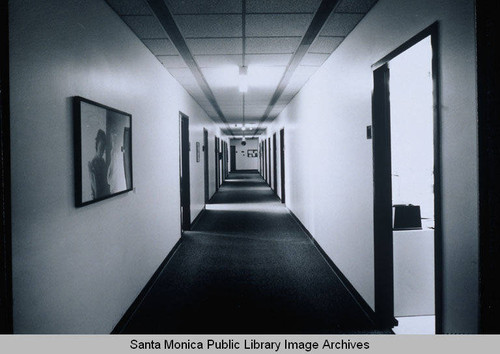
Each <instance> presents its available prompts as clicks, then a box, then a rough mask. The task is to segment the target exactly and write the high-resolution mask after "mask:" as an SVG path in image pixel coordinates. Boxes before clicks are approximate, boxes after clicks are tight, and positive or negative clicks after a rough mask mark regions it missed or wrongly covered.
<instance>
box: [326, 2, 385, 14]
mask: <svg viewBox="0 0 500 354" xmlns="http://www.w3.org/2000/svg"><path fill="white" fill-rule="evenodd" d="M376 2H377V0H343V1H342V2H341V3H340V4H339V5H338V7H337V8H336V9H335V12H357V13H367V12H368V11H369V10H370V9H371V7H372V6H373V5H374V4H375V3H376Z"/></svg>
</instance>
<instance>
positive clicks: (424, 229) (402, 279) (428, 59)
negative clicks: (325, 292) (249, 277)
mask: <svg viewBox="0 0 500 354" xmlns="http://www.w3.org/2000/svg"><path fill="white" fill-rule="evenodd" d="M436 40H437V24H435V25H432V26H431V27H429V28H428V29H426V30H424V31H422V32H421V33H419V34H418V35H416V36H415V37H414V38H412V39H410V40H409V41H408V42H407V43H405V44H403V45H402V46H401V47H399V48H397V49H396V50H395V51H394V52H392V53H391V54H389V55H388V56H386V57H385V58H384V59H382V60H381V61H379V62H378V63H376V64H374V72H373V80H374V88H373V96H372V124H373V129H372V131H373V180H374V258H375V313H376V315H377V320H378V321H379V324H380V326H382V327H394V326H397V325H398V322H400V323H403V325H402V326H400V327H404V328H405V329H401V328H395V329H394V331H395V333H402V334H434V333H438V334H440V333H442V332H441V331H442V326H441V324H442V310H441V308H442V306H441V301H442V300H441V299H442V280H441V279H442V266H441V260H442V251H441V250H442V247H441V242H442V236H441V213H440V210H441V183H440V181H441V169H440V160H441V159H440V155H441V153H440V134H439V127H440V124H439V122H440V119H439V107H440V105H439V85H438V72H439V70H438V63H439V61H438V58H437V50H436V48H438V46H437V45H436Z"/></svg>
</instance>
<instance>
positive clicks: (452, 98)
mask: <svg viewBox="0 0 500 354" xmlns="http://www.w3.org/2000/svg"><path fill="white" fill-rule="evenodd" d="M435 21H439V23H440V48H439V51H440V65H441V107H440V108H441V114H442V124H441V129H442V177H443V190H442V193H443V215H442V219H443V256H444V259H443V261H444V265H443V269H444V279H443V281H444V283H443V287H444V290H443V296H444V299H443V301H444V309H443V311H444V314H443V320H444V331H445V332H451V333H469V332H472V333H474V332H477V329H478V322H477V318H478V269H477V262H478V247H477V244H478V211H477V135H476V129H477V124H476V119H477V114H476V108H477V102H476V71H475V64H476V63H475V37H474V35H475V33H474V2H473V1H469V0H459V1H457V0H439V1H437V0H425V1H410V0H405V1H402V0H379V2H378V3H377V4H376V5H375V6H374V8H373V9H372V10H371V12H370V13H369V14H368V15H367V16H366V17H365V18H364V19H363V21H362V22H361V23H360V24H359V25H358V27H357V28H356V29H355V30H354V31H353V32H352V33H351V34H350V35H349V37H348V38H347V39H346V40H345V41H344V42H343V43H342V44H341V45H340V47H339V48H338V49H337V50H336V51H335V53H334V54H333V55H332V56H331V57H330V58H329V59H328V60H327V62H326V63H325V64H324V65H323V67H322V68H321V69H320V70H318V72H317V73H316V74H315V75H314V76H313V77H312V78H311V79H310V80H309V82H308V83H307V84H306V86H305V87H304V88H303V89H302V90H301V92H299V94H298V95H297V96H295V98H294V99H293V101H292V102H291V103H290V104H289V105H288V106H287V107H286V108H285V110H284V111H283V112H282V113H281V114H280V115H279V117H278V118H277V119H276V120H275V121H274V123H273V124H272V125H271V126H270V127H269V128H268V132H269V134H270V135H269V136H272V133H273V132H278V131H279V129H280V128H281V127H283V126H284V127H285V142H286V170H285V174H286V200H287V203H286V204H287V206H288V207H289V208H290V209H291V210H292V211H293V212H294V213H295V214H296V215H297V216H298V217H299V218H300V220H301V221H302V222H303V223H304V225H305V226H306V227H307V228H308V229H309V231H310V232H311V233H312V234H313V236H314V237H315V238H316V239H317V241H318V242H319V244H320V245H321V246H322V248H323V249H324V250H325V251H326V252H327V253H328V255H329V256H330V257H331V258H332V260H333V261H334V262H335V263H336V264H337V266H338V267H339V268H340V269H341V271H342V272H343V273H344V274H345V275H346V276H347V278H348V279H349V280H350V282H351V283H352V284H353V285H354V286H355V288H356V289H357V290H358V292H359V293H360V294H361V295H362V296H363V297H364V298H365V300H366V301H367V302H368V303H369V304H370V305H371V306H372V307H373V306H374V280H373V279H374V274H373V262H374V260H373V176H372V174H373V170H372V143H371V140H367V139H366V126H368V125H370V124H371V93H372V86H373V85H372V82H373V74H372V69H371V65H372V64H374V63H375V62H377V61H378V60H380V59H381V58H383V57H384V56H385V55H387V54H388V53H390V52H391V51H393V50H394V49H395V48H397V47H398V46H399V45H401V44H403V43H404V42H406V41H407V40H408V39H410V38H412V37H413V36H414V35H416V34H417V33H418V32H420V31H421V30H423V29H425V28H426V27H428V26H429V25H431V24H432V23H434V22H435ZM278 189H279V188H278Z"/></svg>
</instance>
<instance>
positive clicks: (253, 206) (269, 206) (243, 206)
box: [206, 201, 287, 214]
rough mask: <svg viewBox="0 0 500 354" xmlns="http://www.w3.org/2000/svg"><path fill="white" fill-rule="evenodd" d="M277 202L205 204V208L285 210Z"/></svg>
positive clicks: (274, 212) (275, 212) (280, 212)
mask: <svg viewBox="0 0 500 354" xmlns="http://www.w3.org/2000/svg"><path fill="white" fill-rule="evenodd" d="M280 206H281V204H280V203H279V202H274V201H273V202H265V203H255V202H254V203H230V204H207V205H206V209H207V210H229V211H254V212H255V211H262V212H266V213H271V214H283V213H286V212H287V210H286V209H285V208H283V207H281V208H280Z"/></svg>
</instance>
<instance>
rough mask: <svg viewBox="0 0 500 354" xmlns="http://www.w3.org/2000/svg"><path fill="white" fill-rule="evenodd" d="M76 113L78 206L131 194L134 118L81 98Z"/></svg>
mask: <svg viewBox="0 0 500 354" xmlns="http://www.w3.org/2000/svg"><path fill="white" fill-rule="evenodd" d="M75 112H76V118H77V122H76V127H77V129H78V131H77V132H76V135H77V139H76V140H77V141H79V144H77V145H78V146H77V147H76V150H77V151H76V155H77V156H76V158H77V165H78V166H79V168H80V171H77V183H76V185H77V192H76V204H77V206H83V205H86V204H90V203H93V202H95V201H99V200H102V199H106V198H108V197H111V196H113V195H115V194H119V193H123V192H126V191H129V190H131V189H132V164H131V161H132V151H131V146H132V144H131V139H132V138H131V123H132V122H131V119H132V117H131V115H130V114H128V113H124V112H121V111H118V110H115V109H112V108H109V107H106V106H103V105H101V104H98V103H95V102H92V101H89V100H86V99H84V98H81V97H76V98H75Z"/></svg>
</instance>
